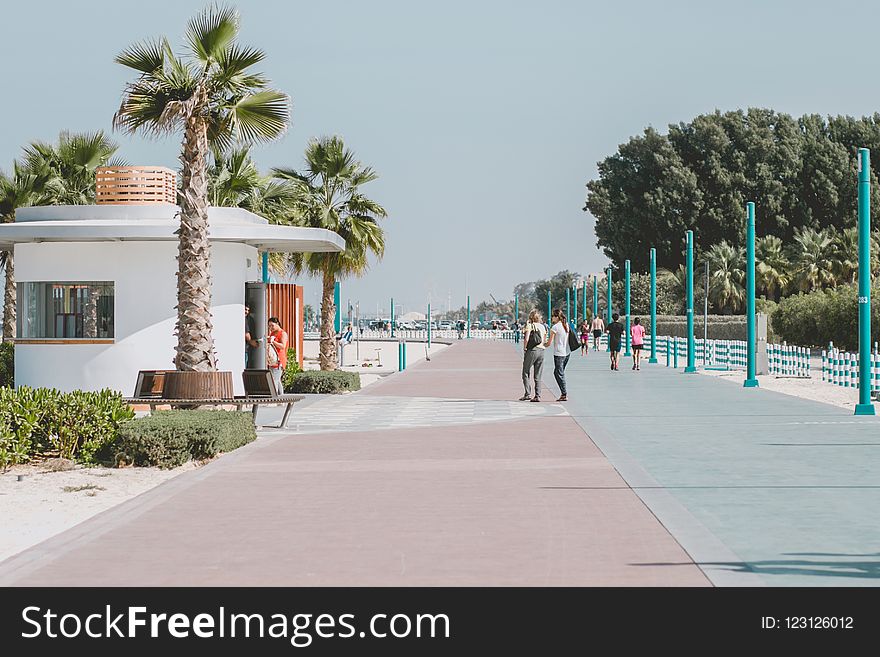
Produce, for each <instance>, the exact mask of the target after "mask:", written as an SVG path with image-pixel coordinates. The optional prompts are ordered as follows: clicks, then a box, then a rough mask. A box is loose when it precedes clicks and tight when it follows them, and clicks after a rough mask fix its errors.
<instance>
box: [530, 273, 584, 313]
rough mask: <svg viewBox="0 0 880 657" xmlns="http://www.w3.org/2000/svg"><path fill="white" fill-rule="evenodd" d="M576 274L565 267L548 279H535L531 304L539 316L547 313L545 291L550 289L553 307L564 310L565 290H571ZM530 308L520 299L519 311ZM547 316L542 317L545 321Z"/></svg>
mask: <svg viewBox="0 0 880 657" xmlns="http://www.w3.org/2000/svg"><path fill="white" fill-rule="evenodd" d="M577 278H578V275H577V274H576V273H574V272H571V271H568V270H567V269H565V270H563V271H561V272H558V273H557V274H554V275H553V276H552V277H551V278H550V279H549V280H540V281H535V288H534V289H535V292H534V297H533V298H532V305H533V307H534V308H537V310H538V312H540V313H541V316H542V317H543V316H544V315H546V314H547V291H548V290H549V291H550V303H551V305H552V308H553V309H556V308H562V309H563V310H565V291H566V290H571V288H572V286H573V285H574V282H575V280H576V279H577ZM529 310H531V308H526V307H524V306H523V303H522V301H520V312H522V313H528V311H529ZM549 319H550V318H549V317H544V320H545V321H549Z"/></svg>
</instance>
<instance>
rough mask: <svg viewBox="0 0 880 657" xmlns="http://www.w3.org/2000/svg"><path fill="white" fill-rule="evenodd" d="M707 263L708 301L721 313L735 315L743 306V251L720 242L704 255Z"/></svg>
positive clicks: (744, 292) (744, 296) (744, 294)
mask: <svg viewBox="0 0 880 657" xmlns="http://www.w3.org/2000/svg"><path fill="white" fill-rule="evenodd" d="M705 258H706V260H707V261H708V262H709V300H710V301H711V302H712V304H713V305H714V306H715V308H716V310H718V311H721V312H722V313H735V312H738V311H740V310H742V308H743V306H744V305H745V300H746V291H745V286H744V283H745V264H746V263H745V251H744V249H743V248H742V247H736V246H733V245H731V244H728V243H727V242H726V241H722V242H721V243H720V244H713V245H712V246H711V247H710V248H709V249H708V250H707V251H706V254H705Z"/></svg>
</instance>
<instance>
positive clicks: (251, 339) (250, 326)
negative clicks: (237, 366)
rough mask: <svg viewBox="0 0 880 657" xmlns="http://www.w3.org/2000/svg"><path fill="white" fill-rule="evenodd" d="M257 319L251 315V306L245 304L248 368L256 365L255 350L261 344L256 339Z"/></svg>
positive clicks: (245, 364)
mask: <svg viewBox="0 0 880 657" xmlns="http://www.w3.org/2000/svg"><path fill="white" fill-rule="evenodd" d="M256 335H257V321H256V320H255V319H254V316H253V315H251V307H250V306H249V305H248V304H245V306H244V368H245V369H248V368H249V367H253V365H254V352H255V351H256V350H257V347H258V346H260V345H259V343H258V342H257V341H256V339H255V337H256Z"/></svg>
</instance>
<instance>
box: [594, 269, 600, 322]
mask: <svg viewBox="0 0 880 657" xmlns="http://www.w3.org/2000/svg"><path fill="white" fill-rule="evenodd" d="M598 315H599V281H598V280H597V279H596V275H595V274H593V317H596V316H598Z"/></svg>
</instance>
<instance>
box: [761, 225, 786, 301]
mask: <svg viewBox="0 0 880 657" xmlns="http://www.w3.org/2000/svg"><path fill="white" fill-rule="evenodd" d="M790 281H791V263H790V262H789V261H788V258H786V257H785V249H784V248H783V245H782V240H781V239H779V238H778V237H776V236H775V235H767V236H765V237H759V238H757V239H755V288H756V292H757V294H763V295H766V296H767V298H769V299H771V300H773V301H778V300H779V297H780V296H781V295H782V293H783V291H784V290H785V289H786V288H787V287H788V285H789V282H790Z"/></svg>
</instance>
